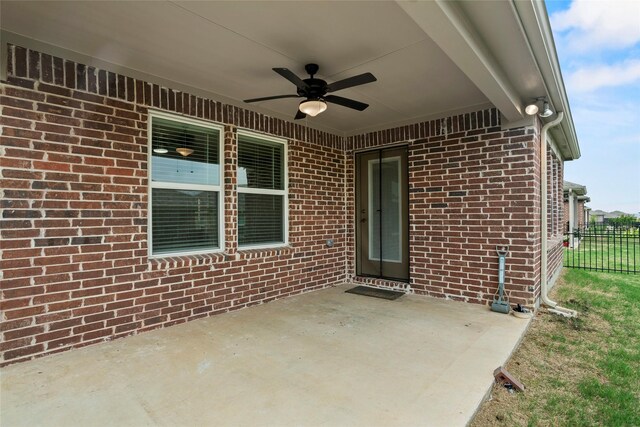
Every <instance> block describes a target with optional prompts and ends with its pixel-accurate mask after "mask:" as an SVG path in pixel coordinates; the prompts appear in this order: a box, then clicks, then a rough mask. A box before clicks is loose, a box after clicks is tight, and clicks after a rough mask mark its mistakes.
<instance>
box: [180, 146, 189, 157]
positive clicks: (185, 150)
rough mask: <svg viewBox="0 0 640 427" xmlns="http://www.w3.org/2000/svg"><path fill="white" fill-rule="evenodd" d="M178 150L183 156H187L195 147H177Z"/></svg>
mask: <svg viewBox="0 0 640 427" xmlns="http://www.w3.org/2000/svg"><path fill="white" fill-rule="evenodd" d="M176 151H177V152H178V153H180V154H181V155H182V156H183V157H187V156H189V155H191V154H193V149H191V148H187V147H178V148H176Z"/></svg>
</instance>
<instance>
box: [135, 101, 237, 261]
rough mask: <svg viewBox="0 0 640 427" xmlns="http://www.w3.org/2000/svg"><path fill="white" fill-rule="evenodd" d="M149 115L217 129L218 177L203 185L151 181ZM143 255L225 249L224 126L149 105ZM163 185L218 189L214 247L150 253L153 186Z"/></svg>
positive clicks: (151, 129)
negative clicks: (216, 245) (216, 241)
mask: <svg viewBox="0 0 640 427" xmlns="http://www.w3.org/2000/svg"><path fill="white" fill-rule="evenodd" d="M153 118H159V119H164V120H171V121H175V122H179V123H185V124H189V125H193V126H199V127H204V128H208V129H215V130H217V131H218V164H219V177H218V185H204V184H184V183H176V182H164V181H158V182H154V181H153V175H152V174H153V165H152V162H153ZM147 121H148V123H147V175H148V185H147V195H148V202H147V203H148V204H147V211H148V213H147V256H148V257H149V259H158V258H166V257H172V256H187V255H203V254H212V253H220V252H224V250H225V228H224V224H225V221H224V126H223V125H221V124H219V123H214V122H209V121H206V120H199V119H194V118H191V117H186V116H182V115H178V114H170V113H166V112H164V111H157V110H151V109H149V113H148V117H147ZM154 188H164V189H170V190H202V191H212V192H217V193H218V247H217V248H205V249H196V250H184V251H172V252H163V253H160V254H154V253H153V200H152V198H153V189H154Z"/></svg>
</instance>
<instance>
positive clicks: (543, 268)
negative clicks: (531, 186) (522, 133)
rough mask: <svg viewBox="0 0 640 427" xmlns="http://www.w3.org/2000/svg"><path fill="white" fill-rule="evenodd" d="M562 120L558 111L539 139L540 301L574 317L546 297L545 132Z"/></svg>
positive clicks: (552, 309) (562, 115)
mask: <svg viewBox="0 0 640 427" xmlns="http://www.w3.org/2000/svg"><path fill="white" fill-rule="evenodd" d="M563 118H564V112H562V111H558V117H556V118H555V119H554V120H552V121H551V122H549V123H547V124H545V125H544V126H542V131H541V133H542V135H541V138H540V144H541V145H542V147H540V148H541V149H540V153H541V154H540V155H541V157H542V158H541V159H540V175H541V179H540V181H541V185H542V188H541V189H540V190H541V191H540V193H541V198H542V200H541V212H540V213H541V215H540V216H541V220H542V221H541V222H542V224H541V230H540V234H541V236H542V237H541V245H542V260H541V261H542V262H541V263H540V276H541V277H540V294H541V295H540V298H541V299H542V303H543V304H544V305H546V306H547V307H550V309H549V311H551V312H552V313H556V314H560V315H562V316H566V317H576V316H577V315H578V312H577V311H575V310H571V309H569V308H565V307H560V306H559V305H558V303H557V302H555V301H552V300H550V299H549V296H548V295H547V291H548V289H547V286H548V283H547V270H548V264H549V261H548V255H547V246H548V242H547V222H548V221H547V196H548V194H547V132H548V131H549V129H551V128H552V127H554V126H556V125H558V124H559V123H560V122H562V119H563Z"/></svg>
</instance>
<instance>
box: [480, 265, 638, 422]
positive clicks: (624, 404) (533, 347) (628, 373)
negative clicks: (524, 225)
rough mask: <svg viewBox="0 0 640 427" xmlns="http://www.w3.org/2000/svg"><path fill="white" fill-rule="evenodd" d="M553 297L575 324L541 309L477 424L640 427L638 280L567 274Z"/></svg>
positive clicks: (622, 277) (566, 272)
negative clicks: (511, 384)
mask: <svg viewBox="0 0 640 427" xmlns="http://www.w3.org/2000/svg"><path fill="white" fill-rule="evenodd" d="M551 296H552V299H554V298H555V300H556V301H558V302H560V303H561V305H563V306H565V307H570V308H573V309H576V310H578V311H579V316H578V317H577V318H574V319H566V318H563V317H558V316H555V315H552V314H549V313H548V312H545V311H543V310H541V311H539V312H538V313H537V315H536V317H535V319H534V320H533V324H532V325H531V327H530V328H529V330H528V331H527V334H526V336H525V338H524V340H523V341H522V344H521V345H520V347H519V348H518V349H517V350H516V352H515V353H514V355H513V357H512V358H511V359H510V361H509V363H508V364H507V366H506V369H507V370H508V371H509V372H511V373H512V374H513V375H515V376H516V378H518V379H519V380H520V381H521V382H522V383H524V385H525V387H526V390H525V391H524V392H523V393H515V394H511V393H509V392H508V391H507V390H506V389H505V388H504V387H502V386H499V385H496V386H494V388H493V390H492V398H491V399H490V400H489V401H487V402H485V403H484V404H483V406H482V407H481V409H480V411H479V412H478V414H477V415H476V417H475V418H474V420H473V421H472V423H471V425H472V426H486V425H492V426H511V425H520V426H551V425H553V426H556V425H560V426H595V425H602V426H640V321H639V317H640V275H627V274H607V273H601V272H592V271H584V270H568V269H565V271H564V272H563V275H562V277H561V279H560V281H559V283H558V284H557V285H556V286H555V287H554V289H553V292H552V295H551Z"/></svg>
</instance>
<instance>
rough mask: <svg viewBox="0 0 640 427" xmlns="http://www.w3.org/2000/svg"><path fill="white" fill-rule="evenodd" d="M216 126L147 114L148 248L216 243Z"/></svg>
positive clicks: (200, 247) (203, 247)
mask: <svg viewBox="0 0 640 427" xmlns="http://www.w3.org/2000/svg"><path fill="white" fill-rule="evenodd" d="M219 157H220V131H219V129H217V128H214V127H207V126H205V125H196V124H193V123H190V122H183V121H178V120H170V119H165V118H159V117H152V118H151V224H150V226H151V244H150V247H151V253H152V254H153V255H159V254H170V253H181V252H206V251H207V250H215V249H219V248H220V229H219V227H220V225H219V224H220V221H219V219H220V208H221V201H220V180H221V178H220V173H221V165H220V158H219Z"/></svg>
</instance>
